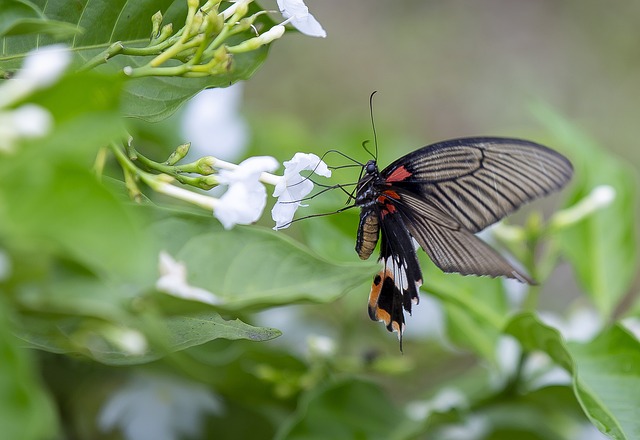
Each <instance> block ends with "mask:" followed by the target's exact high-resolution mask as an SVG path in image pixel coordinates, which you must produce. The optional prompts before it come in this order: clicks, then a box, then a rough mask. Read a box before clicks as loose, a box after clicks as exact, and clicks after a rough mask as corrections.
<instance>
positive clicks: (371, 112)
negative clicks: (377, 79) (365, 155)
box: [369, 90, 378, 161]
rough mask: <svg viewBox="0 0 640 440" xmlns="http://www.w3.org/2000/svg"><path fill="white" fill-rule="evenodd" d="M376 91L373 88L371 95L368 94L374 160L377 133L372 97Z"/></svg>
mask: <svg viewBox="0 0 640 440" xmlns="http://www.w3.org/2000/svg"><path fill="white" fill-rule="evenodd" d="M376 93H378V91H377V90H374V91H373V93H372V94H371V96H369V114H370V115H371V128H373V144H374V146H375V148H376V154H375V155H374V156H373V160H375V161H377V160H378V134H377V133H376V124H375V121H374V118H373V97H374V96H375V94H376ZM369 154H371V153H369Z"/></svg>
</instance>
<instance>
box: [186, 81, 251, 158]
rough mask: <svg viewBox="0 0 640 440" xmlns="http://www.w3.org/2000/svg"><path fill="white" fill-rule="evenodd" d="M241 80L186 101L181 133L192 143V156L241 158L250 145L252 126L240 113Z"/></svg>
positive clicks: (204, 91) (208, 90) (206, 91)
mask: <svg viewBox="0 0 640 440" xmlns="http://www.w3.org/2000/svg"><path fill="white" fill-rule="evenodd" d="M242 89H243V86H242V83H236V84H234V85H232V86H231V87H226V88H224V89H221V88H215V89H207V90H203V91H202V92H200V93H198V94H197V95H196V96H194V97H193V98H192V99H191V100H190V101H189V103H188V104H187V106H186V108H185V110H184V113H183V115H182V120H181V131H182V135H183V137H184V138H185V139H186V140H189V142H190V143H191V148H190V150H189V155H190V156H192V157H197V158H199V157H202V156H216V157H219V158H220V159H224V160H235V159H238V158H239V157H240V156H241V155H242V153H243V152H244V151H245V149H246V147H247V141H248V138H249V129H248V127H247V123H246V122H245V120H244V119H243V118H242V116H241V115H240V113H239V108H240V103H241V100H242Z"/></svg>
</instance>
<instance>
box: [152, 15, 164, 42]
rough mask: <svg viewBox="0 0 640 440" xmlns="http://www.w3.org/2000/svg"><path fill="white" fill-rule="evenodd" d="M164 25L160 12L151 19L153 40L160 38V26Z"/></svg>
mask: <svg viewBox="0 0 640 440" xmlns="http://www.w3.org/2000/svg"><path fill="white" fill-rule="evenodd" d="M161 24H162V12H160V11H158V12H156V13H155V14H153V16H152V17H151V39H152V40H153V39H155V38H157V37H158V36H160V25H161Z"/></svg>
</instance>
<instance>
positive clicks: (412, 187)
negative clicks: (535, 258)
mask: <svg viewBox="0 0 640 440" xmlns="http://www.w3.org/2000/svg"><path fill="white" fill-rule="evenodd" d="M572 174H573V167H572V166H571V163H570V162H569V161H568V160H567V159H566V158H565V157H564V156H562V155H560V154H558V153H556V152H555V151H553V150H551V149H549V148H547V147H544V146H542V145H539V144H536V143H533V142H529V141H525V140H520V139H507V138H494V137H484V138H463V139H453V140H449V141H444V142H440V143H436V144H432V145H429V146H426V147H423V148H420V149H419V150H416V151H414V152H412V153H409V154H408V155H406V156H404V157H402V158H400V159H398V160H397V161H395V162H393V163H392V164H391V165H389V166H388V167H387V168H385V169H384V170H383V171H382V172H381V173H380V176H381V177H382V178H384V179H386V181H387V182H389V183H391V184H392V185H394V186H396V187H397V188H398V189H404V190H406V191H410V192H413V193H415V194H416V195H418V196H419V197H420V198H422V199H424V200H428V202H429V204H430V205H432V206H434V207H435V208H437V209H438V210H439V211H440V212H442V213H446V215H448V216H449V217H451V218H452V219H453V220H455V221H456V222H457V223H459V224H460V225H461V226H463V227H464V228H465V229H466V230H467V231H469V232H472V233H475V232H479V231H481V230H482V229H484V228H486V227H487V226H489V225H491V224H493V223H495V222H497V221H498V220H500V219H502V218H504V217H506V216H507V215H509V214H511V213H512V212H514V211H516V210H517V209H518V208H519V207H520V206H522V205H523V204H525V203H527V202H530V201H532V200H534V199H536V198H538V197H542V196H544V195H547V194H549V193H550V192H553V191H555V190H558V189H560V188H562V187H563V186H564V185H565V184H566V183H567V182H568V181H569V180H570V179H571V176H572Z"/></svg>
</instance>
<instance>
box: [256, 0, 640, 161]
mask: <svg viewBox="0 0 640 440" xmlns="http://www.w3.org/2000/svg"><path fill="white" fill-rule="evenodd" d="M266 4H267V3H265V5H266ZM308 6H309V8H310V10H311V12H312V13H313V14H314V15H315V17H316V18H317V19H318V20H319V21H320V22H321V23H322V24H323V26H324V27H325V29H326V31H327V33H328V36H327V38H326V39H314V38H308V37H305V36H303V35H296V36H294V37H293V38H284V39H282V40H281V41H279V42H278V43H277V44H276V45H274V46H273V47H272V50H271V53H270V56H269V60H268V62H267V63H265V64H264V66H263V67H262V68H261V69H260V70H259V71H258V72H257V73H256V75H255V76H254V77H253V79H252V80H251V81H248V82H247V84H246V106H245V109H246V110H247V112H249V113H250V114H254V115H256V116H257V115H261V116H264V115H266V114H273V113H278V114H282V115H295V116H296V118H295V119H297V120H298V121H299V123H300V124H303V125H304V127H305V129H307V130H309V132H310V133H311V134H313V135H314V137H316V138H319V139H324V138H325V137H326V136H328V133H331V132H333V131H335V129H336V127H340V126H343V125H348V126H353V125H358V124H360V126H363V127H368V123H369V121H368V108H367V106H368V102H367V98H368V96H369V94H370V93H371V92H372V91H373V90H378V91H379V94H378V96H377V97H376V103H375V109H374V110H375V114H376V122H377V124H378V134H379V137H380V147H381V154H382V156H383V159H386V160H388V159H389V158H394V157H396V156H398V155H399V154H400V153H403V152H406V151H409V150H411V149H413V148H415V147H418V146H421V145H423V144H424V145H426V144H427V143H431V142H435V141H438V140H441V139H445V138H451V137H460V136H467V135H477V134H503V135H520V136H525V135H531V136H534V137H538V138H539V136H540V133H539V132H538V128H539V124H538V122H537V120H536V118H535V117H534V115H532V113H531V111H530V106H531V105H532V103H536V102H537V101H542V102H544V103H546V104H548V105H550V106H552V107H553V108H554V109H556V110H557V111H558V112H559V113H560V114H562V115H565V116H566V117H567V118H568V119H569V120H572V121H575V123H576V124H578V125H579V126H581V127H584V128H588V130H589V133H590V134H591V135H592V136H594V137H595V138H596V139H597V140H598V141H599V143H600V144H601V145H604V146H606V147H607V148H609V149H610V150H611V151H613V152H615V153H617V154H619V155H621V156H622V157H623V158H625V159H628V160H630V161H632V162H633V163H635V164H636V165H637V164H639V163H640V149H639V148H637V147H636V144H637V130H636V128H637V121H638V114H639V113H640V32H638V19H639V18H640V2H637V1H614V2H599V1H581V0H569V1H553V0H540V1H509V0H482V1H469V0H467V1H464V0H448V1H418V0H414V1H407V0H400V1H394V2H392V3H390V2H388V1H384V0H353V1H338V0H324V1H320V0H316V1H309V2H308ZM536 135H537V136H536ZM399 136H405V137H406V138H407V140H406V142H405V143H402V144H400V143H396V142H393V141H395V140H396V137H399ZM369 137H370V136H369ZM539 140H543V139H539ZM319 144H320V143H319ZM319 147H320V149H321V148H323V147H324V148H326V147H328V145H321V144H320V145H319ZM339 147H344V146H339Z"/></svg>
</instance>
